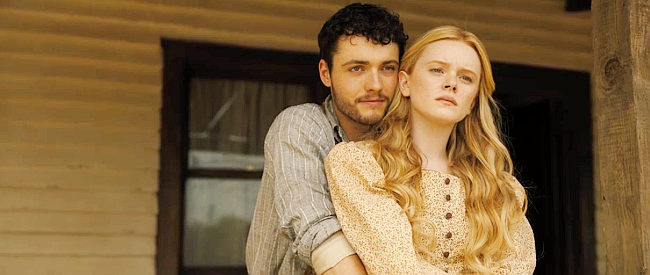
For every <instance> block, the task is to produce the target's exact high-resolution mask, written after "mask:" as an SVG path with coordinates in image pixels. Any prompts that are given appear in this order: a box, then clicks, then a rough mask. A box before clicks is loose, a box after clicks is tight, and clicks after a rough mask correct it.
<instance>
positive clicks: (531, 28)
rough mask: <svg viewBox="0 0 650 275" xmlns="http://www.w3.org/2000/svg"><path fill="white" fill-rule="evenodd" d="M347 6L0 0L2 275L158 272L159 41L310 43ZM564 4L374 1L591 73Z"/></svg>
mask: <svg viewBox="0 0 650 275" xmlns="http://www.w3.org/2000/svg"><path fill="white" fill-rule="evenodd" d="M348 2H350V1H343V0H330V1H316V0H311V1H266V0H239V1H203V0H132V1H124V0H112V1H93V0H1V1H0V244H1V245H0V274H72V275H74V274H97V275H101V274H107V275H108V274H138V275H142V274H154V273H155V253H156V248H155V238H156V215H157V195H156V192H157V185H158V166H159V159H158V149H159V133H158V132H159V128H160V111H159V110H160V105H161V83H162V81H161V75H162V74H161V70H162V68H161V67H162V54H161V48H160V39H161V37H167V38H175V39H187V40H196V41H207V42H213V43H221V44H232V45H241V46H247V47H256V48H270V49H282V50H290V51H302V52H317V50H318V47H317V43H316V35H317V33H318V30H319V29H320V27H321V25H322V23H323V22H324V20H325V19H326V18H327V17H329V16H330V15H331V14H332V13H333V12H335V11H336V10H337V9H339V8H340V7H342V6H343V5H345V4H346V3H348ZM563 2H564V1H560V0H493V1H482V0H438V1H429V0H417V1H396V0H387V1H378V3H380V4H382V5H384V6H387V7H389V8H391V9H393V10H395V11H397V12H398V13H399V14H400V15H401V17H402V19H403V21H404V23H405V27H406V29H407V31H408V33H409V34H410V35H411V37H412V38H414V37H416V36H417V35H418V34H419V33H422V32H423V31H425V30H427V29H429V28H431V27H434V26H437V25H441V24H455V25H459V26H461V27H463V28H467V29H469V30H471V31H473V32H475V33H476V34H477V35H478V36H479V37H481V38H482V39H483V41H484V42H485V44H486V47H487V48H488V52H489V54H490V56H491V57H492V59H493V60H495V61H502V62H510V63H520V64H529V65H540V66H547V67H555V68H565V69H575V70H585V71H589V70H591V67H592V64H593V61H592V57H591V52H592V50H591V20H590V18H589V13H578V14H568V13H565V12H563V11H562V9H563Z"/></svg>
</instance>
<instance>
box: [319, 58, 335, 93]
mask: <svg viewBox="0 0 650 275" xmlns="http://www.w3.org/2000/svg"><path fill="white" fill-rule="evenodd" d="M318 75H319V76H320V81H321V82H323V85H325V86H326V87H329V88H331V87H332V79H330V68H329V66H328V65H327V62H326V61H325V59H321V60H320V61H319V62H318Z"/></svg>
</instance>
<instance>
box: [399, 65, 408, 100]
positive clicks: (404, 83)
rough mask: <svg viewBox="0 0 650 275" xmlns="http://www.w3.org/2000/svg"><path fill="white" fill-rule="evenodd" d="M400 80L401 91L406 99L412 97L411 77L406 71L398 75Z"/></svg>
mask: <svg viewBox="0 0 650 275" xmlns="http://www.w3.org/2000/svg"><path fill="white" fill-rule="evenodd" d="M397 77H398V78H399V79H398V80H399V91H400V93H402V96H404V97H410V96H411V90H410V89H409V75H408V74H407V73H406V72H405V71H400V72H399V74H398V75H397Z"/></svg>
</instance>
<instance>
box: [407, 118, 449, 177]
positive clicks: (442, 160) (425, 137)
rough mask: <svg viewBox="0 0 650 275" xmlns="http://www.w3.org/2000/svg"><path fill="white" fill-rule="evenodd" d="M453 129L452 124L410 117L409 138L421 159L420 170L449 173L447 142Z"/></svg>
mask: <svg viewBox="0 0 650 275" xmlns="http://www.w3.org/2000/svg"><path fill="white" fill-rule="evenodd" d="M453 128H454V125H453V124H436V123H432V122H431V121H429V120H427V119H424V118H421V117H417V116H415V115H414V116H412V117H411V137H412V141H413V145H414V146H415V149H416V151H417V152H418V153H420V157H421V158H422V169H429V170H436V171H439V172H442V173H448V172H449V166H448V165H449V159H448V156H447V142H448V141H449V135H451V130H453Z"/></svg>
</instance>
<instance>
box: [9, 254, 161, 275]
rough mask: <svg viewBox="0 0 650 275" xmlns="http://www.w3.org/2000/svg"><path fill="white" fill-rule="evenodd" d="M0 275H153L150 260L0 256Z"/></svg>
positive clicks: (152, 266)
mask: <svg viewBox="0 0 650 275" xmlns="http://www.w3.org/2000/svg"><path fill="white" fill-rule="evenodd" d="M0 274H21V275H70V274H87V275H90V274H92V275H116V274H119V275H154V274H155V270H154V259H153V257H149V256H146V257H134V256H130V257H87V256H84V257H78V256H77V257H71V256H57V257H52V256H8V255H1V256H0Z"/></svg>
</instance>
